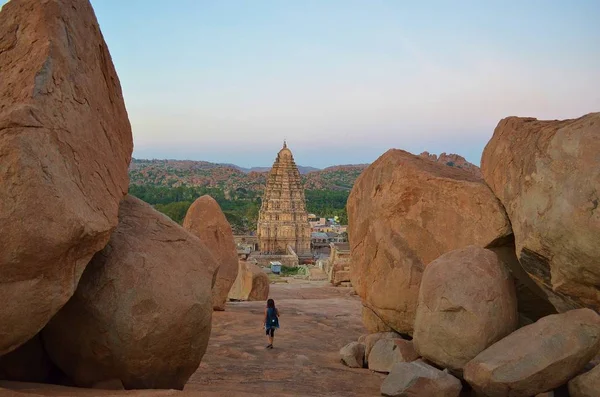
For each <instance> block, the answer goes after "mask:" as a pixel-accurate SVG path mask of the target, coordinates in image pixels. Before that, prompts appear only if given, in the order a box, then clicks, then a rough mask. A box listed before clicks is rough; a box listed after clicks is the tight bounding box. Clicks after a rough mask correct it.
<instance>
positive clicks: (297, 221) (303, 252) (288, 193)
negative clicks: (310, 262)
mask: <svg viewBox="0 0 600 397" xmlns="http://www.w3.org/2000/svg"><path fill="white" fill-rule="evenodd" d="M257 236H258V244H259V250H260V252H261V254H262V255H288V254H289V250H288V247H290V248H291V249H292V250H294V252H295V253H296V254H297V255H298V256H299V257H307V256H311V252H310V225H309V223H308V213H307V212H306V202H305V198H304V187H303V186H302V180H301V179H300V172H299V171H298V167H297V166H296V163H295V162H294V157H293V156H292V152H291V151H290V149H288V147H287V145H286V143H285V142H284V143H283V148H282V149H281V150H280V151H279V153H278V154H277V158H276V159H275V163H273V168H272V169H271V172H270V173H269V177H268V179H267V186H266V188H265V193H264V195H263V199H262V205H261V207H260V212H259V214H258V226H257Z"/></svg>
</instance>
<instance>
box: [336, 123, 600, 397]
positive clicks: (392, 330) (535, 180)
mask: <svg viewBox="0 0 600 397" xmlns="http://www.w3.org/2000/svg"><path fill="white" fill-rule="evenodd" d="M598 153H600V113H592V114H588V115H585V116H583V117H581V118H579V119H575V120H564V121H539V120H536V119H531V118H518V117H509V118H506V119H504V120H502V121H500V123H499V124H498V126H497V128H496V130H495V131H494V135H493V137H492V139H491V140H490V142H489V143H488V144H487V146H486V148H485V150H484V153H483V157H482V160H481V174H482V175H483V177H480V176H479V175H478V174H477V173H474V172H469V171H468V170H465V169H461V168H458V167H453V166H451V165H448V164H444V163H443V162H442V163H440V162H436V161H432V160H435V159H430V158H429V157H428V156H414V155H412V154H410V153H407V152H404V151H401V150H390V151H388V152H387V153H385V154H384V155H383V156H381V157H380V158H379V159H378V160H377V161H375V162H374V163H373V164H372V165H371V166H369V168H367V169H366V170H365V171H364V172H363V174H362V175H361V176H360V177H359V178H358V180H357V182H356V184H355V186H354V188H353V190H352V192H351V194H350V198H349V200H348V215H349V238H350V249H351V265H350V273H351V274H350V276H351V280H352V285H353V286H354V288H355V289H356V292H357V294H358V295H359V296H360V298H361V300H362V304H363V322H364V323H365V326H366V327H367V329H368V330H369V332H371V333H372V334H371V335H369V336H367V337H365V338H364V339H363V340H361V341H358V342H354V343H353V344H351V345H348V346H346V347H345V348H344V349H342V351H341V352H340V353H341V355H342V361H344V362H345V363H346V364H347V365H350V366H358V367H361V366H367V367H368V368H370V369H372V370H375V371H381V372H388V373H389V374H390V375H388V378H386V381H385V382H384V385H383V386H382V389H381V391H382V394H383V395H389V396H405V395H417V394H418V395H440V396H442V395H444V396H458V395H459V393H460V392H461V390H467V389H472V390H474V392H475V393H477V394H478V395H483V396H490V397H496V396H535V395H537V394H539V393H543V392H551V391H552V390H555V389H557V388H562V389H566V388H568V389H569V391H570V393H571V395H572V396H575V397H580V396H586V397H587V396H600V370H599V369H598V368H597V367H596V368H595V369H592V370H591V371H590V369H591V368H593V363H590V362H592V360H593V359H594V357H595V356H596V355H597V354H598V353H599V351H600V316H599V315H598V310H599V309H600V209H598V205H599V204H598V203H599V201H600V157H599V156H598ZM372 340H377V342H376V344H375V345H374V346H371V341H372ZM409 340H410V342H409ZM408 343H410V344H411V348H410V349H408V348H407V347H406V345H407V344H408ZM401 345H402V347H400V346H401ZM411 349H412V350H411ZM407 351H408V353H407ZM361 352H363V354H362V355H361ZM413 352H414V354H412V353H413ZM586 371H589V372H586ZM416 385H422V386H421V387H422V391H421V393H424V394H419V393H415V390H417V389H415V388H416V387H417V386H416ZM419 390H421V389H419ZM432 390H433V392H432Z"/></svg>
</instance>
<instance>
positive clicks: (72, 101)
mask: <svg viewBox="0 0 600 397" xmlns="http://www.w3.org/2000/svg"><path fill="white" fill-rule="evenodd" d="M0 21H2V23H0V70H1V71H2V72H1V73H0V74H1V75H2V77H1V78H0V131H1V133H0V241H1V242H2V243H1V244H2V245H1V248H0V280H1V283H0V284H1V285H0V301H1V302H2V306H1V307H0V324H5V325H6V324H10V327H6V326H2V327H0V355H1V354H5V353H7V352H9V351H11V350H14V349H15V348H17V347H18V346H19V345H21V344H23V343H25V342H26V341H28V340H29V339H31V338H33V337H34V336H35V335H36V334H37V333H38V332H39V331H40V329H41V328H42V327H43V326H44V325H45V324H46V323H47V322H48V321H49V320H50V318H52V316H53V315H54V314H55V313H56V312H57V311H58V310H59V309H60V308H61V307H62V306H63V305H64V304H65V303H66V302H67V300H68V299H69V298H70V297H71V296H72V295H73V293H74V291H75V287H76V286H77V283H78V281H79V278H80V277H81V274H82V273H83V271H84V269H85V267H86V265H87V264H88V262H89V261H90V259H91V258H92V256H93V255H94V254H95V253H96V252H97V251H99V250H101V249H102V248H103V247H104V246H105V245H106V243H107V242H108V239H109V237H110V233H111V232H112V231H113V229H114V228H115V226H116V225H117V213H118V208H119V201H121V199H122V198H123V197H124V195H125V194H126V192H127V187H128V185H129V179H128V176H127V168H128V165H129V162H130V160H131V151H132V137H131V127H130V124H129V120H128V118H127V112H126V110H125V104H124V102H123V95H122V94H121V87H120V85H119V79H118V78H117V74H116V72H115V69H114V67H113V64H112V61H111V58H110V54H109V53H108V49H107V47H106V43H105V42H104V39H103V38H102V34H101V33H100V28H99V27H98V22H97V21H96V17H95V16H94V12H93V10H92V7H91V5H90V3H89V2H88V1H87V0H47V1H39V0H13V1H10V2H8V3H7V4H5V5H4V6H3V7H2V11H1V13H0Z"/></svg>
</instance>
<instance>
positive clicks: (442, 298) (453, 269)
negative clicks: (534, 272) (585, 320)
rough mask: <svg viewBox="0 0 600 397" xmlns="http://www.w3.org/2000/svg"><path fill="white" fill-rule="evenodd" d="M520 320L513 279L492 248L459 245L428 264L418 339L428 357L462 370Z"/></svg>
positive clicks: (419, 317) (418, 316) (416, 323)
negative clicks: (460, 246) (458, 247)
mask: <svg viewBox="0 0 600 397" xmlns="http://www.w3.org/2000/svg"><path fill="white" fill-rule="evenodd" d="M517 324H518V316H517V298H516V293H515V285H514V282H513V279H512V277H511V275H510V273H509V271H508V269H507V268H506V266H505V265H504V264H503V263H502V262H501V261H500V260H499V259H498V256H497V255H496V254H495V253H493V252H492V251H490V250H487V249H484V248H480V247H475V246H470V247H467V248H462V249H458V250H455V251H451V252H448V253H446V254H444V255H442V256H440V257H439V258H438V259H436V260H435V261H433V262H431V263H430V264H429V265H428V266H427V268H426V269H425V273H424V274H423V279H422V281H421V290H420V292H419V306H418V308H417V317H416V320H415V332H414V340H413V341H414V343H415V349H416V350H417V351H418V352H419V353H420V354H421V356H423V357H424V358H426V359H428V360H430V361H432V362H434V363H435V364H437V365H439V366H441V367H443V368H449V369H451V370H453V371H458V372H460V371H462V368H463V367H464V366H465V364H466V363H467V362H469V361H470V360H471V359H473V358H475V356H477V355H478V354H479V353H481V352H482V351H483V350H485V349H486V348H487V347H488V346H490V345H492V344H493V343H495V342H497V341H499V340H500V339H502V338H504V337H505V336H507V335H508V334H510V333H511V332H513V331H514V330H515V329H516V328H517Z"/></svg>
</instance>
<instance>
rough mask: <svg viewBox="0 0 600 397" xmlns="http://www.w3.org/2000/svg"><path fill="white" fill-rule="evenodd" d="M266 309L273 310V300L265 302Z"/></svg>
mask: <svg viewBox="0 0 600 397" xmlns="http://www.w3.org/2000/svg"><path fill="white" fill-rule="evenodd" d="M267 307H268V308H270V309H275V301H274V300H273V299H269V300H268V301H267Z"/></svg>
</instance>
